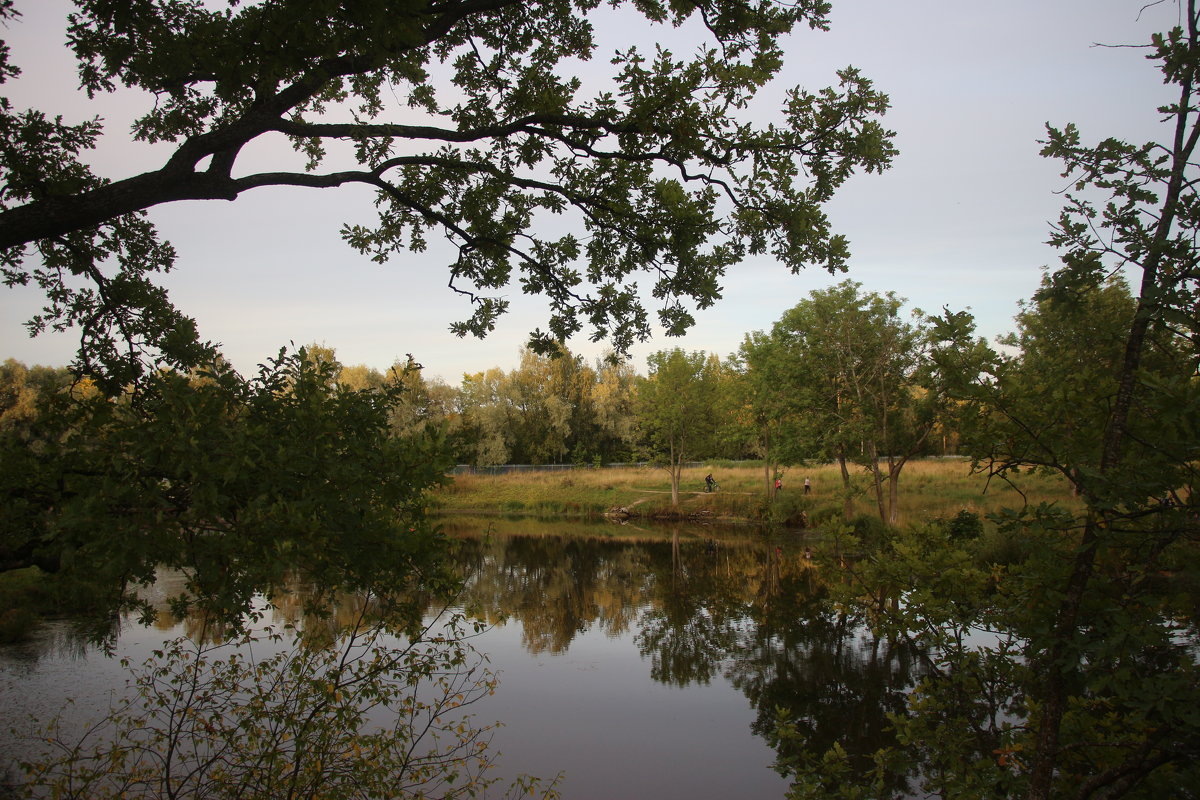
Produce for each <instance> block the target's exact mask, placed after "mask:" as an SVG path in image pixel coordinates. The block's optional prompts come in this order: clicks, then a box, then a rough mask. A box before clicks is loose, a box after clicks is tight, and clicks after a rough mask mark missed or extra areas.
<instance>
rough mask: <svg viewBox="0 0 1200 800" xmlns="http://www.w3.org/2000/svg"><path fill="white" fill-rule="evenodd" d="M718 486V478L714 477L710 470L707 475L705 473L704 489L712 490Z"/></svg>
mask: <svg viewBox="0 0 1200 800" xmlns="http://www.w3.org/2000/svg"><path fill="white" fill-rule="evenodd" d="M716 487H717V482H716V480H714V479H713V476H712V473H711V472H710V473H708V474H707V475H705V476H704V491H706V492H711V491H712V490H713V489H715V488H716Z"/></svg>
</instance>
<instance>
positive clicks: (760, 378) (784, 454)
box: [735, 331, 806, 498]
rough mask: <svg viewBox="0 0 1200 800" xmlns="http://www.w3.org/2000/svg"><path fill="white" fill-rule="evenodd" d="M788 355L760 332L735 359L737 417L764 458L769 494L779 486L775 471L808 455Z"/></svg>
mask: <svg viewBox="0 0 1200 800" xmlns="http://www.w3.org/2000/svg"><path fill="white" fill-rule="evenodd" d="M784 356H785V353H784V350H783V348H781V347H778V346H776V340H775V339H774V338H773V337H772V336H770V335H768V334H765V333H763V332H761V331H755V332H753V333H749V334H747V335H746V338H745V339H744V340H743V341H742V346H741V348H740V349H739V351H738V357H737V359H736V361H735V369H737V371H738V373H737V374H738V382H737V388H736V390H735V391H736V400H737V402H736V403H735V408H737V409H738V412H737V417H738V418H739V419H740V421H741V423H742V424H741V426H740V427H741V429H742V433H743V436H745V437H746V438H748V439H749V440H750V441H751V443H752V444H751V446H752V448H753V451H754V452H755V454H756V455H757V456H758V457H759V458H761V459H762V460H763V492H764V494H765V496H766V497H768V498H769V497H772V496H773V494H774V491H775V489H774V481H773V476H774V475H775V474H776V473H778V472H779V470H780V466H781V465H782V464H783V463H784V462H785V460H789V461H790V460H800V459H801V458H802V457H803V456H802V455H801V453H802V451H803V447H804V444H803V443H804V441H805V438H806V437H805V432H803V431H802V430H801V423H800V420H801V418H802V417H801V415H800V414H798V413H797V407H796V395H795V392H796V387H795V386H794V385H792V384H791V383H790V382H789V380H788V379H787V378H788V376H787V372H788V370H787V367H786V365H785V363H783V359H784Z"/></svg>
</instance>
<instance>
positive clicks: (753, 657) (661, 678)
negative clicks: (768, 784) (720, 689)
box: [459, 524, 917, 788]
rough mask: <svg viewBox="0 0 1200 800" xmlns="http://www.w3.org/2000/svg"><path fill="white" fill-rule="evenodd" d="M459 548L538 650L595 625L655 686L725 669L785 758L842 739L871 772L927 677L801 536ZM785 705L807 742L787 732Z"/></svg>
mask: <svg viewBox="0 0 1200 800" xmlns="http://www.w3.org/2000/svg"><path fill="white" fill-rule="evenodd" d="M557 529H558V530H563V528H562V527H561V524H560V526H559V527H558V528H557ZM460 542H461V544H460V551H459V556H460V563H461V564H462V565H463V568H464V570H465V571H466V573H467V574H468V579H467V590H466V596H465V601H466V603H467V605H468V607H469V608H471V609H473V610H475V611H477V612H480V613H481V615H482V616H484V617H485V618H486V619H489V620H492V621H495V620H500V619H503V618H506V617H511V618H515V619H517V620H519V621H520V622H521V624H522V626H523V630H524V641H525V646H526V647H527V648H528V649H529V650H530V651H531V652H534V653H541V652H550V653H561V652H564V651H566V650H567V648H569V646H570V644H571V642H572V641H573V639H574V638H575V637H576V636H577V635H579V634H580V633H582V632H584V631H587V630H590V629H593V628H600V629H602V630H603V631H605V632H606V633H607V634H609V635H610V636H611V635H617V634H621V633H624V632H626V631H630V630H634V631H635V633H634V635H633V641H634V643H635V645H636V646H637V648H638V651H639V652H640V654H641V655H642V656H643V658H645V659H646V660H647V661H648V662H649V665H650V675H651V677H652V678H653V679H654V680H655V681H658V682H661V683H665V684H668V685H672V686H680V687H682V686H687V685H689V684H708V683H710V682H711V681H712V680H713V679H714V678H717V677H718V676H719V677H721V678H724V679H725V680H728V681H729V682H730V683H731V684H732V685H733V686H734V687H736V688H737V689H738V690H740V691H741V692H742V693H743V694H745V696H746V698H747V699H748V700H749V701H750V703H751V705H752V706H753V707H754V708H755V710H756V717H755V721H754V723H753V724H752V729H753V731H754V733H756V734H757V735H759V736H762V737H764V738H765V739H767V740H768V741H771V742H773V743H774V744H775V746H776V748H777V750H778V757H779V760H780V763H784V762H786V761H787V760H788V759H789V758H790V757H791V756H793V755H795V751H796V748H804V749H806V750H809V751H812V752H817V753H823V752H825V751H826V750H828V749H829V748H830V747H831V746H832V745H833V744H834V743H838V744H840V745H841V747H843V748H844V749H845V750H846V752H847V753H849V754H850V755H851V756H852V757H853V758H854V759H855V760H857V761H858V762H859V766H862V767H864V768H866V767H867V766H869V754H871V753H873V752H875V751H876V750H878V749H879V748H881V747H884V746H886V745H888V744H889V743H891V735H890V732H889V723H888V719H887V715H888V714H889V713H902V712H903V710H904V696H905V692H906V691H907V690H908V689H909V688H910V687H911V686H912V684H913V682H914V680H915V678H916V677H917V674H916V673H917V662H916V659H915V658H914V654H913V653H912V652H911V651H909V650H908V649H906V648H905V647H902V646H899V645H896V644H895V643H889V642H887V641H883V640H879V639H876V638H873V637H871V636H870V635H869V633H868V632H867V629H866V627H865V626H864V625H863V621H862V620H861V619H857V618H854V617H850V616H847V615H846V614H844V613H839V612H838V611H837V610H836V609H835V608H834V607H833V605H832V604H831V603H830V602H829V600H828V591H827V587H828V586H829V581H831V580H841V577H842V576H841V575H840V574H838V572H837V567H836V566H833V567H818V566H817V565H816V564H814V563H813V561H812V560H811V558H809V557H808V555H807V551H806V550H805V549H804V547H803V546H802V545H800V544H797V543H796V542H794V541H793V542H776V541H770V540H768V539H766V538H765V537H762V536H760V535H757V534H750V535H747V534H746V533H744V532H742V533H739V534H734V535H729V534H722V533H721V532H720V531H716V530H714V529H703V528H695V527H691V528H689V527H686V526H684V527H676V528H674V529H665V530H663V531H662V532H661V533H659V535H658V536H645V537H641V538H636V539H625V540H615V539H613V538H600V537H597V536H591V537H589V536H584V535H580V533H579V532H577V531H571V532H570V533H564V534H558V535H554V534H547V535H540V536H521V535H502V534H498V533H496V534H493V535H491V536H490V537H486V538H478V537H472V538H463V539H461V540H460ZM780 709H783V710H785V711H784V714H785V718H786V719H787V720H788V721H789V723H790V724H791V725H793V726H795V729H796V730H797V731H799V733H800V734H801V735H800V736H799V737H787V738H786V740H784V741H780V740H779V739H778V738H777V737H776V736H775V730H776V726H777V724H778V720H779V710H780ZM893 788H901V787H893Z"/></svg>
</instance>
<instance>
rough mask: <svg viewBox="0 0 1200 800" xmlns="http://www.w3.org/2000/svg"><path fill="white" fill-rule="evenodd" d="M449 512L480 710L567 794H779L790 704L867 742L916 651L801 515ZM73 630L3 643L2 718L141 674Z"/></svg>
mask: <svg viewBox="0 0 1200 800" xmlns="http://www.w3.org/2000/svg"><path fill="white" fill-rule="evenodd" d="M444 527H445V529H446V531H447V534H448V535H449V536H450V537H451V538H452V539H453V540H454V541H455V543H456V545H457V546H456V555H455V557H456V560H457V561H458V563H459V564H460V565H461V567H462V569H463V571H464V577H465V579H466V588H465V591H464V594H463V596H462V598H461V600H460V602H461V604H462V606H463V607H464V608H465V609H466V610H467V611H469V612H470V613H471V614H473V615H475V616H477V617H478V618H480V619H483V620H486V621H488V622H489V623H490V627H489V629H488V630H487V631H486V633H485V634H484V635H483V636H481V637H479V638H478V639H477V640H476V641H475V646H476V647H477V648H478V649H479V650H481V651H483V652H486V653H487V655H488V657H489V659H490V662H491V666H492V667H493V668H494V669H495V670H497V671H498V672H499V673H500V680H501V685H500V688H499V690H498V691H497V693H496V694H495V695H494V696H493V697H491V698H488V699H487V701H486V702H485V703H482V704H480V705H477V706H475V707H474V708H473V709H472V710H473V711H474V713H476V714H477V716H478V718H479V720H480V721H482V722H488V721H492V720H499V721H502V722H503V723H504V727H502V728H501V729H500V730H499V731H498V732H497V733H496V735H495V737H494V738H493V747H495V748H496V749H498V750H499V751H500V752H501V753H502V755H501V758H500V767H499V769H500V772H501V773H502V774H504V775H508V776H511V775H516V774H518V773H527V774H534V775H540V776H543V777H550V776H553V775H555V774H557V773H559V772H562V773H563V774H564V778H563V781H562V783H561V789H562V791H563V796H564V797H566V798H568V800H587V799H588V798H659V799H669V798H692V799H697V800H703V799H704V798H727V797H731V796H738V797H748V798H779V797H782V796H783V794H784V792H785V791H786V788H787V782H786V781H785V780H784V779H783V778H781V777H780V776H779V775H778V774H777V773H776V772H775V771H774V770H773V769H772V764H773V763H774V761H775V759H776V757H777V755H778V754H777V753H776V751H775V750H774V749H773V748H772V745H771V743H770V741H769V736H768V734H769V733H770V732H771V730H772V729H773V726H774V720H775V713H776V712H775V709H776V708H777V707H785V708H787V709H789V713H790V717H791V718H792V719H794V720H796V721H797V722H798V724H799V727H800V729H801V731H802V732H803V734H804V737H805V741H804V744H805V746H806V747H810V748H813V749H815V750H817V751H818V752H821V751H823V750H824V749H825V748H827V747H829V746H830V745H831V744H832V743H833V742H834V741H835V740H838V741H842V742H843V744H844V746H846V747H847V749H848V750H850V751H851V752H869V751H871V750H873V749H874V748H875V747H878V746H880V745H881V744H883V743H884V742H885V741H886V733H885V728H884V716H883V715H884V713H885V712H886V711H888V710H897V709H898V708H899V707H900V703H901V697H902V691H903V689H904V688H905V687H907V686H908V685H909V683H910V681H911V669H912V667H911V664H910V662H909V660H908V659H907V658H906V657H905V654H904V653H903V651H901V650H898V649H895V648H889V647H887V646H886V645H885V644H884V643H880V642H877V641H874V640H872V639H870V638H869V637H866V636H865V635H864V633H863V632H862V629H861V628H860V627H858V626H856V625H855V624H853V622H852V621H850V620H846V619H844V618H841V617H839V616H838V615H836V614H835V613H833V612H832V611H831V610H830V609H828V608H827V607H826V605H825V604H824V603H823V602H822V598H823V595H824V587H825V585H826V581H827V580H829V579H830V577H831V576H829V575H826V574H823V573H822V570H821V568H819V567H818V566H817V565H816V564H815V563H814V562H813V561H812V559H811V558H809V553H808V549H809V547H810V546H811V542H808V541H806V540H804V539H803V538H801V537H800V535H799V534H796V533H790V534H781V535H776V536H768V535H766V534H763V533H761V532H759V531H757V530H755V529H752V528H730V529H722V528H717V527H713V526H704V527H701V526H671V527H654V526H646V525H641V526H637V525H613V524H609V523H599V524H582V523H563V522H545V521H535V520H494V519H493V520H474V519H464V518H457V519H449V520H446V521H445V526H444ZM162 591H163V592H164V593H165V592H166V589H162ZM186 628H187V625H186V623H185V624H181V625H177V626H174V627H170V626H166V625H164V626H163V627H161V628H150V629H141V628H129V629H127V630H126V632H125V633H123V634H122V637H121V639H120V641H119V644H118V648H119V650H120V652H121V654H123V655H128V656H130V657H131V658H132V659H133V660H134V661H135V663H136V662H137V661H139V660H140V659H141V658H142V657H144V656H145V655H146V654H147V653H148V652H149V650H150V649H151V648H152V647H153V646H154V645H155V644H156V643H158V642H161V641H162V640H163V639H164V638H167V637H170V636H174V635H178V634H181V633H184V632H186ZM69 642H70V639H69V637H66V636H62V635H58V636H56V635H54V629H53V628H49V629H47V630H46V631H43V633H42V635H41V636H40V637H39V639H38V640H37V641H35V642H32V643H28V644H25V645H21V646H15V647H9V648H4V649H0V724H2V725H3V728H2V729H3V730H7V729H8V727H9V725H10V724H13V723H19V720H20V718H21V717H22V716H23V715H25V714H27V713H29V712H33V713H35V714H37V715H39V716H41V717H45V716H47V715H48V714H49V713H52V712H53V710H55V709H56V708H57V707H58V706H59V705H61V703H62V702H63V701H64V700H65V699H66V698H67V697H71V698H73V699H75V701H76V704H77V706H78V709H77V710H78V712H79V713H80V714H81V715H82V714H84V713H86V712H94V713H98V712H99V711H101V710H102V709H103V708H104V707H105V705H106V703H107V702H108V698H109V697H110V696H111V694H112V693H113V692H114V691H118V690H120V688H121V687H122V686H123V685H124V672H123V670H122V669H121V668H120V666H119V664H118V663H117V661H116V660H115V659H112V658H106V657H104V656H103V655H102V654H100V653H97V652H96V651H94V650H87V649H79V648H76V647H72V646H71V645H70V644H69ZM785 755H786V753H785Z"/></svg>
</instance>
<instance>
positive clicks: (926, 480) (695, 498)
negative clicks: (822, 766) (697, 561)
mask: <svg viewBox="0 0 1200 800" xmlns="http://www.w3.org/2000/svg"><path fill="white" fill-rule="evenodd" d="M710 472H711V473H712V474H713V475H714V476H715V477H716V479H717V480H718V481H719V482H720V490H719V491H717V492H713V493H711V494H710V493H706V492H705V491H704V476H705V475H706V474H708V473H710ZM782 477H783V490H782V491H781V492H780V493H779V495H778V497H775V498H772V499H770V500H768V499H767V498H766V497H765V495H764V492H763V470H762V467H761V466H759V467H755V466H745V465H738V466H722V465H720V464H712V465H705V466H701V467H696V468H692V469H686V470H684V473H683V480H682V482H681V483H680V508H679V511H680V512H682V513H684V514H693V515H698V516H711V517H715V518H718V519H735V520H749V521H764V520H775V521H779V522H789V521H791V522H794V521H795V520H797V519H798V518H799V515H800V513H804V514H805V515H806V516H807V518H808V519H809V521H810V522H811V523H812V524H820V523H821V522H822V521H824V520H826V519H831V518H837V517H840V515H841V511H842V495H841V491H842V479H841V475H840V473H839V472H838V468H837V466H836V465H832V464H830V465H822V466H815V467H804V468H791V469H789V470H787V471H786V472H785V473H784V474H783V476H782ZM806 477H807V478H809V479H810V480H811V481H812V487H813V491H812V493H811V494H809V495H807V496H806V495H804V494H803V491H804V489H803V484H804V479H805V478H806ZM854 492H855V497H854V504H855V510H856V512H857V513H859V514H868V515H870V514H877V511H876V506H875V503H874V499H873V496H872V495H871V494H870V485H869V483H868V482H867V479H866V477H865V476H863V477H859V478H856V480H855V484H854ZM1022 495H1024V497H1023V496H1022ZM1025 499H1028V501H1029V502H1031V503H1039V502H1043V501H1046V502H1050V501H1057V502H1061V503H1071V502H1072V501H1071V497H1070V492H1069V491H1068V488H1067V485H1066V483H1065V482H1064V481H1062V480H1061V479H1058V478H1055V477H1053V476H1040V475H1026V476H1022V482H1021V484H1020V485H1018V486H1016V487H1013V486H1010V485H1008V484H1005V483H1001V482H998V481H992V482H991V483H990V484H989V482H988V481H987V479H986V478H985V477H984V476H980V475H971V474H970V469H969V463H968V462H967V461H965V460H958V459H928V460H923V461H916V462H912V463H910V464H909V465H908V466H906V467H905V468H904V472H903V473H902V475H901V478H900V520H899V522H900V523H901V524H904V523H906V522H915V521H919V520H922V519H929V518H933V517H950V516H953V515H955V514H957V513H958V512H959V511H962V510H963V509H967V510H969V511H974V512H976V513H979V514H986V513H989V512H991V511H996V510H999V509H1000V508H1003V507H1012V506H1019V505H1021V504H1022V503H1023V502H1024V501H1025ZM436 503H437V508H438V510H441V511H445V512H450V513H465V512H471V513H484V514H529V515H534V516H572V517H589V516H599V515H602V514H604V513H605V512H607V511H609V510H611V509H614V508H623V509H628V510H629V512H630V513H631V514H633V515H634V516H643V517H656V516H666V515H669V514H671V513H672V511H673V509H672V508H671V484H670V479H669V477H668V475H667V473H666V472H665V471H664V470H661V469H655V468H652V467H628V468H604V469H587V468H580V469H575V470H570V471H565V472H514V473H508V474H505V475H460V476H457V477H455V478H454V480H453V483H452V484H450V485H449V486H447V487H445V488H444V489H442V490H440V491H439V492H438V493H437V495H436Z"/></svg>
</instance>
